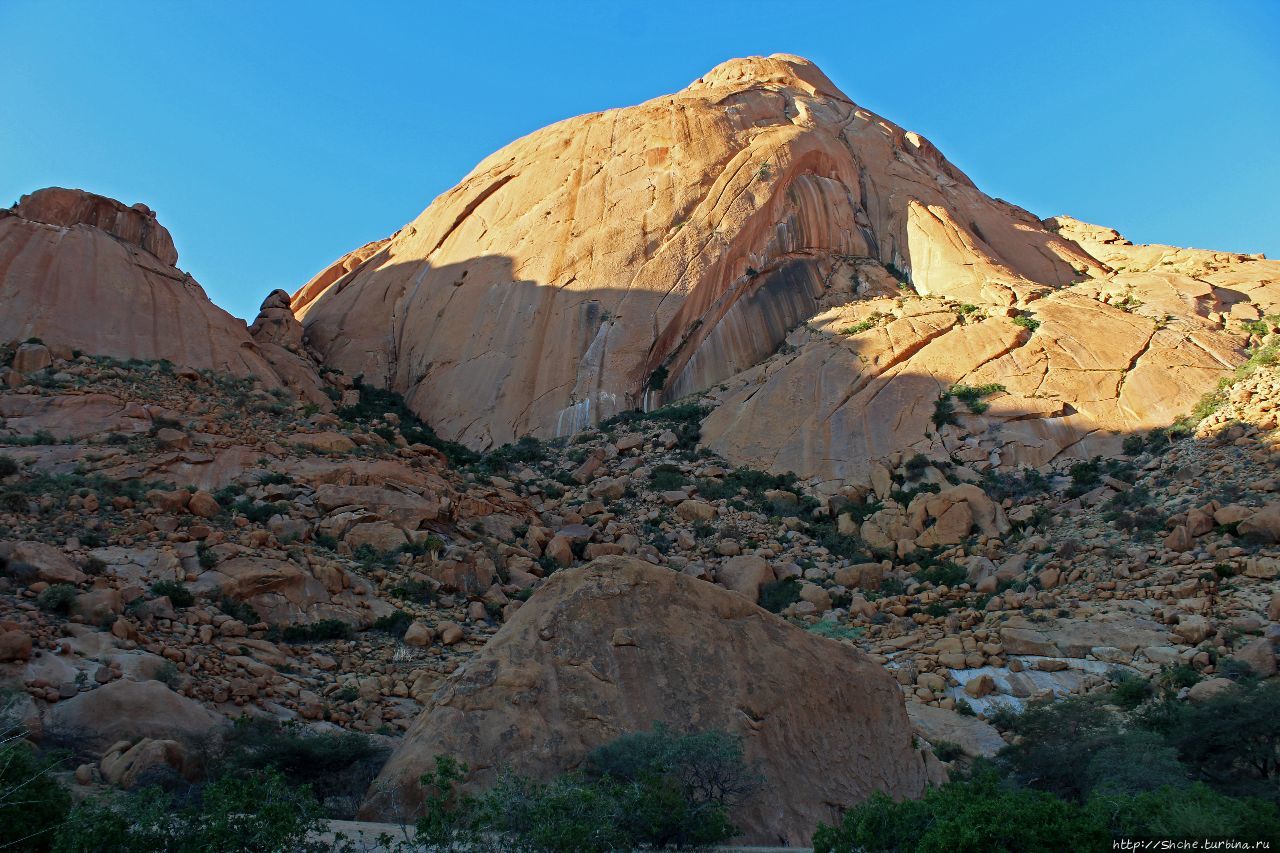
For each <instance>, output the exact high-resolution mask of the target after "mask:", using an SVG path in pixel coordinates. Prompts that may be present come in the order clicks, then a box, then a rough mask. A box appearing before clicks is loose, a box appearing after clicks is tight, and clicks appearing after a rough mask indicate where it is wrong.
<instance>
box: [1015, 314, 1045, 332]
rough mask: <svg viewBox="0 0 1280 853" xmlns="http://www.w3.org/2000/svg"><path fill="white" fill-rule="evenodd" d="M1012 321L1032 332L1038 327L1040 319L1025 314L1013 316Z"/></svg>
mask: <svg viewBox="0 0 1280 853" xmlns="http://www.w3.org/2000/svg"><path fill="white" fill-rule="evenodd" d="M1013 322H1014V323H1015V324H1017V325H1019V326H1021V327H1022V328H1024V329H1026V330H1027V331H1028V332H1034V331H1035V330H1036V329H1038V328H1040V321H1039V320H1036V319H1034V318H1033V317H1029V316H1027V315H1026V314H1023V315H1021V316H1018V317H1014V318H1013Z"/></svg>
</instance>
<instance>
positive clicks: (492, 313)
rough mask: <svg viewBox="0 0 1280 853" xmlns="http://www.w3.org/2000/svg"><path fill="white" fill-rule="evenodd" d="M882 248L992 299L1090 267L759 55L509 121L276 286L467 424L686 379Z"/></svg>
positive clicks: (938, 282) (857, 270)
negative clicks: (476, 157)
mask: <svg viewBox="0 0 1280 853" xmlns="http://www.w3.org/2000/svg"><path fill="white" fill-rule="evenodd" d="M369 252H372V254H367V253H369ZM366 255H367V256H366ZM886 265H887V266H888V267H889V268H892V269H895V270H898V271H900V272H899V274H908V275H910V277H911V280H912V281H913V282H914V283H915V286H916V288H917V289H918V290H919V291H920V293H922V294H944V295H947V296H949V297H952V298H960V299H964V300H965V301H969V302H973V301H982V302H989V303H991V304H996V305H1001V306H1005V305H1010V304H1013V303H1014V302H1015V301H1019V300H1025V299H1027V298H1030V297H1031V296H1033V295H1034V294H1037V293H1040V292H1044V291H1046V290H1047V289H1049V288H1050V287H1053V286H1058V285H1064V284H1067V283H1068V282H1070V281H1071V280H1073V279H1074V278H1076V277H1078V276H1079V275H1080V274H1082V273H1086V272H1094V271H1100V270H1101V269H1102V267H1101V265H1100V264H1098V263H1097V262H1096V261H1094V260H1093V259H1092V258H1090V257H1089V256H1088V255H1087V254H1086V253H1084V252H1083V251H1082V250H1081V249H1080V248H1079V247H1078V246H1077V245H1075V244H1074V243H1072V242H1070V241H1068V240H1065V239H1063V238H1060V237H1058V236H1057V235H1055V234H1053V233H1051V232H1050V231H1049V230H1047V229H1046V228H1044V227H1043V226H1042V225H1041V223H1040V222H1039V221H1038V220H1037V219H1036V218H1035V217H1033V216H1031V215H1030V214H1028V213H1027V212H1026V211H1023V210H1021V209H1019V208H1016V207H1013V206H1012V205H1009V204H1006V203H1004V202H1000V201H996V200H993V199H991V198H989V197H987V196H986V195H984V194H983V193H982V192H981V191H979V190H978V189H977V188H976V187H975V186H974V185H973V184H972V182H971V181H970V180H969V179H968V178H967V177H966V176H965V175H963V174H962V173H961V172H960V171H959V170H958V169H956V168H955V167H954V166H953V165H951V164H950V163H949V162H947V161H946V160H945V159H944V158H943V157H942V155H941V154H940V153H939V152H938V151H937V149H935V148H934V147H933V146H932V145H931V144H930V143H929V142H928V141H926V140H925V139H923V138H921V137H920V136H919V135H917V134H915V133H912V132H909V131H904V130H903V129H902V128H900V127H898V126H896V125H894V124H893V123H891V122H888V121H886V120H885V119H882V118H880V117H879V116H876V115H874V114H872V113H870V112H868V111H866V110H864V109H862V108H860V107H858V106H857V105H856V104H854V103H853V102H852V101H851V100H850V99H849V98H848V97H847V96H846V95H844V94H843V93H842V92H841V91H840V90H839V89H838V88H836V86H835V85H834V84H832V83H831V81H830V80H828V79H827V78H826V77H825V76H824V75H823V74H822V72H821V71H819V70H818V69H817V68H816V67H815V66H814V65H813V64H812V63H810V62H808V61H807V60H804V59H801V58H799V57H794V56H785V55H777V56H772V57H768V58H764V57H750V58H747V59H736V60H732V61H729V62H726V63H724V64H722V65H719V66H717V67H716V68H714V69H712V70H711V71H710V72H708V73H707V74H706V75H705V76H703V77H702V78H700V79H698V80H696V81H695V82H693V83H692V84H691V85H689V86H688V87H687V88H685V89H683V90H681V91H680V92H677V93H675V94H673V95H667V96H663V97H659V98H655V99H654V100H651V101H648V102H647V103H644V104H641V105H639V106H635V107H630V108H627V109H621V110H609V111H606V112H602V113H595V114H592V115H586V116H581V117H578V118H573V119H569V120H566V121H562V122H559V123H557V124H554V125H552V126H550V127H547V128H545V129H543V130H540V131H538V132H536V133H533V134H531V135H529V136H527V137H525V138H523V139H521V140H518V141H516V142H514V143H512V144H511V145H509V146H507V147H506V148H504V149H502V150H501V151H498V152H496V153H495V154H493V155H492V156H490V157H489V158H487V159H486V160H484V161H483V162H482V163H480V164H479V165H478V166H477V167H476V168H475V170H474V171H473V172H472V173H471V175H469V176H468V177H467V178H466V179H464V180H463V181H462V183H461V184H459V185H458V186H457V187H455V188H454V189H452V190H450V191H449V192H447V193H445V194H444V195H442V196H440V197H439V198H438V199H436V201H435V202H434V203H432V205H431V206H430V207H429V208H427V210H426V211H424V212H423V214H422V215H421V216H419V217H418V219H416V220H415V221H414V222H412V223H410V224H409V225H407V226H406V227H405V228H404V229H403V230H402V231H400V232H399V233H398V234H396V235H395V236H394V237H392V238H391V239H390V240H389V241H388V242H386V243H385V244H384V245H380V246H366V247H363V248H362V249H361V250H358V251H357V253H355V254H354V255H353V256H348V257H347V258H344V259H343V260H341V261H339V262H338V263H337V264H335V265H334V267H331V268H330V269H328V270H326V271H325V272H324V273H322V274H321V275H320V276H318V277H317V278H316V279H315V280H313V281H312V282H310V283H308V284H307V285H306V286H304V287H303V288H302V289H301V290H300V291H299V292H298V293H297V294H295V296H294V301H293V307H294V310H295V311H296V312H297V313H298V314H299V316H300V317H301V318H302V319H303V322H304V325H305V326H306V329H307V335H308V339H309V341H310V342H311V344H312V345H314V346H315V347H316V348H317V350H318V351H319V352H320V353H321V354H322V356H323V359H324V360H325V362H326V363H328V364H332V365H335V366H338V367H340V368H342V369H343V370H344V371H345V372H346V373H348V374H349V375H357V374H363V375H364V376H365V377H366V379H368V380H369V381H373V382H377V383H379V384H382V385H386V386H389V387H391V388H394V389H395V390H397V391H401V392H403V393H404V394H405V396H406V397H407V398H408V399H409V401H410V404H411V405H412V406H413V407H414V408H415V409H416V410H417V411H418V412H419V413H421V414H424V415H425V416H427V417H429V418H430V420H431V422H432V424H433V425H434V426H435V427H436V428H437V429H438V430H439V431H440V432H441V434H443V435H446V436H448V437H450V438H456V439H458V440H460V441H462V442H464V443H466V444H468V445H471V446H472V447H487V446H490V445H499V444H504V443H506V442H509V441H512V440H514V439H515V438H516V437H518V436H520V435H522V434H525V433H529V432H532V433H534V434H536V435H540V436H550V435H564V434H568V433H572V432H575V431H576V430H578V429H581V428H582V427H583V426H585V425H589V424H591V423H594V422H595V421H596V420H598V419H599V418H601V417H605V416H608V415H610V414H613V413H614V412H617V411H619V410H623V409H629V408H633V407H636V406H637V405H640V404H641V403H643V402H645V400H646V399H652V398H653V397H655V396H657V393H651V392H650V389H659V392H660V395H661V396H662V397H663V398H666V399H672V398H675V397H679V396H681V395H683V394H686V393H688V392H691V391H701V390H704V389H706V388H708V387H709V386H711V385H713V384H715V383H716V382H719V381H721V380H723V379H726V378H728V377H730V376H732V375H733V374H735V373H737V372H739V371H740V370H743V369H745V368H748V367H751V366H752V365H754V364H756V363H757V362H759V361H760V360H762V359H763V358H765V357H766V356H768V355H769V354H771V353H772V352H773V351H774V350H775V349H777V347H778V345H779V344H780V343H782V341H783V338H784V337H785V336H786V334H787V331H788V330H789V329H791V328H792V327H794V326H795V325H797V324H799V323H801V322H803V321H804V320H806V319H807V318H808V317H810V316H811V315H813V314H814V313H815V312H816V311H817V310H818V308H819V306H820V304H821V303H822V302H823V301H824V300H829V299H830V298H831V297H832V295H833V294H842V295H843V297H844V298H851V296H852V294H853V292H854V291H855V290H865V289H867V288H868V287H873V286H884V285H885V282H886V280H887V281H888V282H893V279H892V278H891V277H890V276H889V275H888V273H886V271H885V270H886ZM326 283H327V284H326ZM843 384H844V385H848V384H849V383H848V382H844V383H843Z"/></svg>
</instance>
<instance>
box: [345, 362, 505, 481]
mask: <svg viewBox="0 0 1280 853" xmlns="http://www.w3.org/2000/svg"><path fill="white" fill-rule="evenodd" d="M353 386H354V388H355V389H356V390H357V391H359V393H360V400H359V402H357V403H356V404H355V405H354V406H346V407H344V408H341V409H338V411H337V412H336V414H337V416H338V417H339V418H341V419H342V420H344V421H349V422H351V423H360V424H366V425H367V423H368V422H369V421H375V420H380V419H381V418H382V416H383V415H385V414H388V413H390V414H394V415H396V416H398V417H399V419H400V425H399V427H398V428H397V429H398V431H399V433H400V435H401V436H403V437H404V440H405V441H407V442H408V443H409V444H425V445H427V446H428V447H434V448H435V449H436V450H439V451H440V452H441V453H443V454H444V455H445V457H446V458H447V459H448V460H449V462H450V463H451V464H453V465H455V466H461V465H470V464H472V463H474V462H477V461H479V459H480V454H478V453H476V452H475V451H474V450H471V449H469V448H467V447H464V446H462V445H461V444H458V443H457V442H455V441H446V440H445V439H442V438H440V436H438V435H436V433H435V430H433V429H432V428H431V427H429V426H428V425H427V424H425V423H423V422H422V421H421V420H419V418H418V416H417V415H416V414H414V413H413V412H412V411H410V409H409V407H408V406H406V405H405V402H404V398H403V397H401V396H400V395H399V394H397V393H396V392H394V391H390V390H388V389H386V388H375V387H374V386H372V385H368V384H366V383H365V382H364V381H363V379H362V378H357V379H356V380H355V382H354V383H353ZM395 432H396V431H395V430H391V429H388V428H379V429H378V434H379V435H382V437H383V438H388V436H387V435H384V434H383V433H390V435H391V436H392V438H394V436H395ZM388 440H389V441H390V440H391V438H388Z"/></svg>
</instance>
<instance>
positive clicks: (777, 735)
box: [362, 557, 925, 845]
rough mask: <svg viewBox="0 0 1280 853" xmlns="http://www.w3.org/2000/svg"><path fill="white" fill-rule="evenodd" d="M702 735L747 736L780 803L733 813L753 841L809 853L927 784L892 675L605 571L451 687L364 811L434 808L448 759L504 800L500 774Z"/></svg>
mask: <svg viewBox="0 0 1280 853" xmlns="http://www.w3.org/2000/svg"><path fill="white" fill-rule="evenodd" d="M446 630H447V629H446ZM691 720H693V721H696V723H695V725H696V727H697V728H699V729H703V730H709V729H721V730H725V731H728V732H731V733H734V734H739V735H741V736H742V738H743V748H744V752H745V756H746V759H747V761H748V762H749V763H751V764H752V765H754V766H755V767H756V769H757V772H759V773H760V774H762V775H763V777H764V786H763V787H764V791H767V792H768V793H767V795H762V796H757V797H754V798H752V799H751V800H750V801H749V802H747V803H745V804H744V805H743V806H742V807H740V808H738V809H736V810H735V812H734V814H733V820H734V822H735V823H736V824H737V825H738V826H739V827H741V829H742V832H743V837H744V840H746V841H747V842H749V843H766V842H767V843H769V844H772V845H778V844H788V845H804V844H807V842H808V840H809V838H810V837H811V835H812V833H813V830H814V828H815V827H816V826H817V823H818V821H819V820H821V819H823V816H824V815H829V814H831V813H832V810H837V811H838V810H840V809H843V808H847V807H848V806H850V805H853V804H855V803H858V802H861V801H862V800H864V799H866V798H867V797H868V796H869V795H870V794H871V793H872V792H873V791H876V790H880V791H884V792H886V793H887V794H889V795H890V796H892V797H914V796H918V795H919V794H920V793H921V792H922V791H923V789H924V786H925V768H924V764H923V762H922V760H921V757H920V755H919V753H918V752H917V751H916V750H914V749H913V748H912V743H911V741H912V736H911V725H910V722H909V720H908V719H907V715H906V711H905V710H904V707H903V700H902V696H901V693H900V692H899V688H898V685H897V684H896V683H895V682H894V680H893V678H892V677H891V676H890V675H889V674H888V673H887V672H886V671H885V670H884V669H883V668H882V667H880V666H879V665H878V664H875V663H872V662H871V661H870V660H868V659H867V658H866V657H865V656H863V655H862V654H861V653H859V652H858V651H856V650H855V649H853V648H852V647H850V646H846V645H844V644H838V643H832V642H830V641H828V640H824V639H822V638H820V637H816V636H814V635H812V634H810V633H808V632H806V631H803V630H801V629H799V628H797V627H795V626H793V625H790V624H788V623H787V622H786V621H784V620H782V619H780V618H778V617H776V616H774V615H772V614H770V613H767V612H765V611H764V610H762V609H760V608H759V607H757V606H756V605H755V604H754V603H752V602H750V601H748V600H747V599H746V598H744V597H742V596H740V595H737V594H736V593H732V592H729V591H727V590H724V589H721V588H719V587H717V586H715V585H714V584H709V583H705V582H702V581H699V580H695V579H693V578H690V577H687V576H685V575H682V574H680V573H678V572H673V571H671V570H670V569H668V568H665V567H661V566H652V565H649V564H648V563H645V562H644V561H642V560H638V559H635V558H630V557H605V558H602V559H600V560H597V561H595V562H594V563H592V564H591V565H589V566H586V567H583V568H579V569H568V570H565V571H561V572H557V573H556V574H554V575H552V576H551V578H550V579H549V580H548V581H547V583H546V584H545V585H544V586H543V587H542V588H541V589H540V590H539V591H538V593H537V594H536V595H534V596H533V598H531V599H530V600H529V601H528V602H526V603H525V605H524V606H523V607H521V608H520V609H519V610H517V611H516V612H515V613H514V614H513V615H512V617H511V619H510V621H508V622H507V623H506V624H505V625H504V626H503V627H502V629H501V631H499V633H498V634H497V636H496V637H494V638H493V639H492V640H490V641H489V642H488V644H486V645H485V647H484V648H483V649H482V650H481V651H480V652H479V653H478V654H477V656H476V657H475V658H473V660H472V662H471V663H469V664H468V665H467V666H465V667H463V668H461V669H459V670H458V671H457V672H456V673H454V674H453V675H452V676H451V677H450V678H449V679H448V680H447V681H446V682H445V683H444V684H443V685H441V686H440V689H439V690H438V691H437V692H436V694H435V696H434V698H433V700H432V703H431V705H430V706H429V707H428V709H427V710H426V711H425V712H423V714H422V715H421V716H420V717H419V718H418V719H417V721H416V722H415V723H414V724H413V726H412V727H411V728H410V729H409V731H408V733H407V734H406V736H405V738H404V739H403V740H402V741H401V742H400V744H399V745H398V746H397V748H396V751H395V752H394V753H393V754H392V756H391V759H390V760H389V761H388V762H387V764H386V766H385V767H384V768H383V770H382V773H381V775H380V776H379V779H378V781H377V782H376V783H375V784H374V785H372V786H371V787H370V791H372V792H373V794H372V795H371V797H370V799H369V800H367V801H366V803H365V804H364V807H363V808H362V813H363V814H364V815H365V816H366V817H375V816H378V815H382V814H390V813H403V812H397V810H398V809H400V808H402V807H404V808H407V809H408V810H412V809H413V808H414V807H415V806H417V805H419V804H420V803H421V799H420V798H421V796H422V786H421V785H420V784H419V782H418V780H419V778H420V777H421V775H422V774H423V772H425V771H426V770H427V769H429V768H430V767H432V766H434V764H433V761H434V758H435V756H436V755H450V756H452V757H454V758H457V759H458V760H460V761H461V762H463V763H465V764H467V765H468V766H470V767H472V768H478V769H477V772H476V773H475V775H474V776H473V777H472V778H471V779H469V780H468V782H469V784H470V785H474V786H476V787H487V786H488V785H489V784H491V783H492V780H493V777H494V775H495V774H496V773H497V772H498V768H502V767H510V769H511V770H513V771H514V772H516V773H520V774H528V775H532V776H535V777H537V778H546V777H548V776H553V775H555V774H556V773H559V772H563V771H564V770H568V769H570V768H572V767H577V766H579V765H580V764H581V762H582V760H583V758H584V757H585V756H586V754H587V753H588V752H590V750H591V749H592V748H594V747H596V746H598V745H600V744H602V743H605V742H608V741H611V740H613V739H615V738H616V737H618V736H619V735H621V734H624V733H627V732H632V731H637V730H647V729H649V728H650V726H651V725H652V724H653V723H655V722H664V723H667V724H668V725H671V726H672V727H673V728H677V730H684V729H686V728H687V727H688V726H689V725H690V721H691Z"/></svg>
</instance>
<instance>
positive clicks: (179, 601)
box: [151, 580, 196, 607]
mask: <svg viewBox="0 0 1280 853" xmlns="http://www.w3.org/2000/svg"><path fill="white" fill-rule="evenodd" d="M151 593H152V595H155V596H162V595H167V596H169V601H171V602H172V603H173V606H174V607H190V606H191V605H193V604H195V602H196V599H195V596H194V595H192V594H191V590H189V589H187V587H186V584H183V583H180V582H178V581H170V580H164V581H156V582H155V583H153V584H152V585H151Z"/></svg>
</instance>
